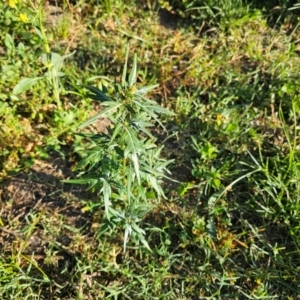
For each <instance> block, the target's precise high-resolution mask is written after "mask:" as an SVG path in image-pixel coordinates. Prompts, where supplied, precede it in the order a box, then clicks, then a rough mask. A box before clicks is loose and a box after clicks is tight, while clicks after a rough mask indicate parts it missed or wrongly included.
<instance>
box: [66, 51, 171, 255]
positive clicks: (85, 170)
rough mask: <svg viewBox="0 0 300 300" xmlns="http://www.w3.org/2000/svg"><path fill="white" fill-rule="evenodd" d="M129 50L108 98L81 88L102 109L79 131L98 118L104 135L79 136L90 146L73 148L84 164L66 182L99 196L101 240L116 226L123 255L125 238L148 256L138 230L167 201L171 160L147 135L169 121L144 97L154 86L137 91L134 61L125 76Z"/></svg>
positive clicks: (100, 90)
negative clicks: (106, 122)
mask: <svg viewBox="0 0 300 300" xmlns="http://www.w3.org/2000/svg"><path fill="white" fill-rule="evenodd" d="M128 53H129V51H128V49H127V53H126V61H125V65H124V68H123V75H122V80H121V84H120V83H115V85H114V89H113V92H112V93H109V91H108V89H107V88H106V87H105V86H104V85H102V87H101V88H96V87H92V86H85V87H86V88H87V89H88V90H89V91H90V92H91V94H90V95H89V96H90V97H91V98H92V99H93V100H95V101H99V102H101V104H102V105H103V106H104V109H103V110H101V111H100V112H99V113H97V114H96V115H95V116H94V117H92V118H91V119H89V120H88V121H86V122H85V123H84V124H82V125H81V126H80V128H84V127H86V126H89V125H91V124H92V123H94V122H95V121H96V120H97V119H98V118H100V117H106V118H108V120H109V122H110V125H109V126H108V127H107V128H106V131H105V132H101V133H96V134H93V133H79V135H80V136H82V137H84V138H87V139H88V143H87V144H85V145H82V147H77V151H78V152H79V153H80V154H81V155H82V160H81V161H80V162H79V163H78V165H77V166H76V170H81V172H80V173H79V178H78V179H74V180H67V181H65V182H68V183H75V184H87V185H88V187H89V189H91V190H93V191H95V192H97V193H98V194H99V201H100V203H99V205H96V206H101V207H104V211H105V218H104V223H103V226H102V228H101V229H100V234H101V233H103V232H105V231H107V230H113V229H114V228H116V227H117V226H122V227H123V228H124V251H125V250H126V244H127V242H128V238H129V236H131V237H132V239H133V241H135V242H138V243H139V242H142V243H143V244H144V245H145V246H146V247H147V248H148V249H149V250H150V248H149V245H148V243H147V241H146V239H145V231H144V230H143V229H142V228H141V227H140V225H139V224H140V222H141V221H142V219H143V217H144V216H145V215H146V214H147V213H148V212H149V211H150V210H151V209H152V208H153V207H154V206H155V205H156V204H157V203H158V201H160V199H161V198H162V197H165V195H164V192H163V189H162V185H161V184H162V179H163V177H165V176H166V175H165V173H168V172H169V171H168V169H167V166H168V165H169V164H170V163H171V160H164V159H162V158H161V156H160V153H161V150H162V147H159V146H157V145H156V144H155V138H154V137H153V135H152V134H151V131H150V130H149V128H150V127H152V126H154V123H153V121H154V122H156V123H157V124H158V125H160V126H161V127H162V128H163V129H165V128H164V126H163V124H162V123H161V121H160V115H173V113H172V112H170V111H169V110H167V109H165V108H163V107H161V106H160V105H158V104H157V103H156V102H155V101H152V100H149V99H148V98H146V97H145V95H146V93H148V92H150V91H151V90H153V89H154V88H156V87H157V85H152V86H145V87H138V85H137V84H136V81H137V55H136V54H135V55H134V60H133V66H132V69H131V71H130V74H129V76H127V64H128Z"/></svg>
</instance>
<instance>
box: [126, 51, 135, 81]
mask: <svg viewBox="0 0 300 300" xmlns="http://www.w3.org/2000/svg"><path fill="white" fill-rule="evenodd" d="M136 73H137V55H136V53H135V54H134V59H133V65H132V68H131V72H130V74H129V80H128V81H129V86H130V87H131V86H133V85H134V84H135V83H136Z"/></svg>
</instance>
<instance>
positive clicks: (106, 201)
mask: <svg viewBox="0 0 300 300" xmlns="http://www.w3.org/2000/svg"><path fill="white" fill-rule="evenodd" d="M102 182H103V187H102V189H101V192H102V193H103V198H104V209H105V214H106V217H107V219H109V206H110V201H109V199H110V195H111V187H110V184H109V182H107V181H106V180H104V179H102Z"/></svg>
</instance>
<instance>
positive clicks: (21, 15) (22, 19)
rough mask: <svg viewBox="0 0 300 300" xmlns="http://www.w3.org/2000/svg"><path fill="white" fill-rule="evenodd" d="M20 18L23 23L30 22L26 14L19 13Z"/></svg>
mask: <svg viewBox="0 0 300 300" xmlns="http://www.w3.org/2000/svg"><path fill="white" fill-rule="evenodd" d="M19 20H20V21H21V22H23V23H28V22H29V19H28V17H27V15H26V14H20V15H19Z"/></svg>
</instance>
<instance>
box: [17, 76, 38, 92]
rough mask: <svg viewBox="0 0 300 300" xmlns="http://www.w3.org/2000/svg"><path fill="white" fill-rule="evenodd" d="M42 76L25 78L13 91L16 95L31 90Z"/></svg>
mask: <svg viewBox="0 0 300 300" xmlns="http://www.w3.org/2000/svg"><path fill="white" fill-rule="evenodd" d="M41 79H42V77H36V78H23V79H21V80H20V81H19V83H17V85H16V86H15V87H14V89H13V93H14V94H15V95H18V94H21V93H24V92H26V91H27V90H29V89H30V88H31V87H32V86H33V85H35V84H36V83H37V82H38V81H39V80H41Z"/></svg>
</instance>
